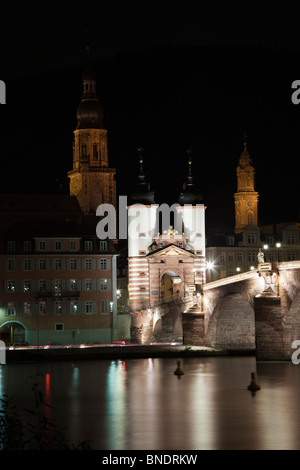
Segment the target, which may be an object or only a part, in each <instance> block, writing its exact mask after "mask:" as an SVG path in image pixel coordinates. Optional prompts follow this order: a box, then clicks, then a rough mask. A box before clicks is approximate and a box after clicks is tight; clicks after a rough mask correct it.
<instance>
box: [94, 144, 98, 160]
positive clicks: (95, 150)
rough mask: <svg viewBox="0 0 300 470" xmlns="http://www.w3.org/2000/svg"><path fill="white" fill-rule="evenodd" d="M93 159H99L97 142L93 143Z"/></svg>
mask: <svg viewBox="0 0 300 470" xmlns="http://www.w3.org/2000/svg"><path fill="white" fill-rule="evenodd" d="M93 160H98V149H97V144H93Z"/></svg>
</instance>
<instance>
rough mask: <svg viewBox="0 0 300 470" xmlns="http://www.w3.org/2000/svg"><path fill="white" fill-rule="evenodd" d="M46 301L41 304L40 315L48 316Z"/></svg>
mask: <svg viewBox="0 0 300 470" xmlns="http://www.w3.org/2000/svg"><path fill="white" fill-rule="evenodd" d="M46 313H47V312H46V301H45V300H42V301H41V302H40V303H39V315H46Z"/></svg>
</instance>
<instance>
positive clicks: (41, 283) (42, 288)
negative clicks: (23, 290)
mask: <svg viewBox="0 0 300 470" xmlns="http://www.w3.org/2000/svg"><path fill="white" fill-rule="evenodd" d="M46 286H47V284H46V279H40V280H39V291H40V292H46V289H47V287H46Z"/></svg>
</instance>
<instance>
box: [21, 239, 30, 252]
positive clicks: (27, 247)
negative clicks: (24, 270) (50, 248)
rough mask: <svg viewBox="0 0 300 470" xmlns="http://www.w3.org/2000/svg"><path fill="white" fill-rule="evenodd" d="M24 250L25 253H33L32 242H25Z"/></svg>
mask: <svg viewBox="0 0 300 470" xmlns="http://www.w3.org/2000/svg"><path fill="white" fill-rule="evenodd" d="M23 250H24V251H31V242H30V241H24V242H23Z"/></svg>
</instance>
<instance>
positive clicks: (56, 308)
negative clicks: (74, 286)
mask: <svg viewBox="0 0 300 470" xmlns="http://www.w3.org/2000/svg"><path fill="white" fill-rule="evenodd" d="M54 312H55V313H56V315H61V313H62V303H61V300H56V301H55V304H54Z"/></svg>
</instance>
